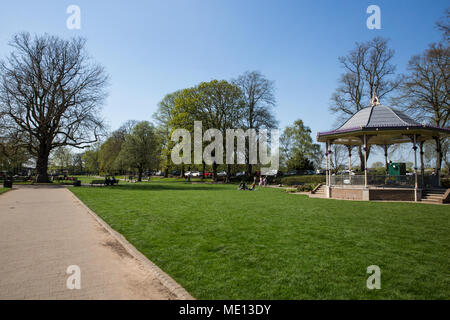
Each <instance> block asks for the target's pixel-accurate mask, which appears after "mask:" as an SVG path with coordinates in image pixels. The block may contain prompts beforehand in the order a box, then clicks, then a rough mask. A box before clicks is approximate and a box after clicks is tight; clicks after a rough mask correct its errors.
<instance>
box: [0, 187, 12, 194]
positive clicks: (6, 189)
mask: <svg viewBox="0 0 450 320" xmlns="http://www.w3.org/2000/svg"><path fill="white" fill-rule="evenodd" d="M9 190H11V189H9V188H0V194H2V193H5V192H6V191H9Z"/></svg>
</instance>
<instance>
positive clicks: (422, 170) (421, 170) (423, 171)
mask: <svg viewBox="0 0 450 320" xmlns="http://www.w3.org/2000/svg"><path fill="white" fill-rule="evenodd" d="M423 143H424V141H421V142H420V144H419V147H420V172H421V174H422V188H423V187H424V182H425V181H424V179H425V168H424V166H423Z"/></svg>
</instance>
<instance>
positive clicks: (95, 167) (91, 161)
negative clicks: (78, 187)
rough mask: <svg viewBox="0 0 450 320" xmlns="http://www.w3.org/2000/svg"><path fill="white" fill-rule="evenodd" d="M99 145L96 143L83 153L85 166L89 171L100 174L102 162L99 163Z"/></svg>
mask: <svg viewBox="0 0 450 320" xmlns="http://www.w3.org/2000/svg"><path fill="white" fill-rule="evenodd" d="M98 155H99V146H98V144H94V146H93V147H91V148H90V149H88V150H86V151H85V152H84V153H83V156H82V159H83V162H84V167H85V169H86V170H87V171H88V172H89V173H91V174H92V173H94V174H99V172H100V164H99V159H98V158H99V156H98Z"/></svg>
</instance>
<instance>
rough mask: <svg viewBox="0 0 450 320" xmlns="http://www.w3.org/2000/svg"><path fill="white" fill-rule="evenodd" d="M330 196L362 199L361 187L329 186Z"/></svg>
mask: <svg viewBox="0 0 450 320" xmlns="http://www.w3.org/2000/svg"><path fill="white" fill-rule="evenodd" d="M330 198H334V199H344V200H362V199H363V189H353V188H336V187H331V189H330Z"/></svg>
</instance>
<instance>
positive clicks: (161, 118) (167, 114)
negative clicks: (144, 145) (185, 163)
mask: <svg viewBox="0 0 450 320" xmlns="http://www.w3.org/2000/svg"><path fill="white" fill-rule="evenodd" d="M180 95H181V90H179V91H175V92H173V93H169V94H167V95H166V96H165V97H164V98H163V99H162V100H161V102H160V103H159V104H158V110H157V111H156V112H155V113H154V114H153V119H155V121H156V124H157V128H156V134H157V135H158V137H159V141H161V154H160V156H159V160H160V162H161V165H162V166H163V168H164V176H165V177H166V178H167V176H168V175H169V169H170V167H171V159H170V152H171V150H172V147H173V142H172V141H171V140H170V135H171V133H172V127H171V124H172V122H171V119H172V117H173V115H174V108H175V101H176V99H177V97H179V96H180Z"/></svg>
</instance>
